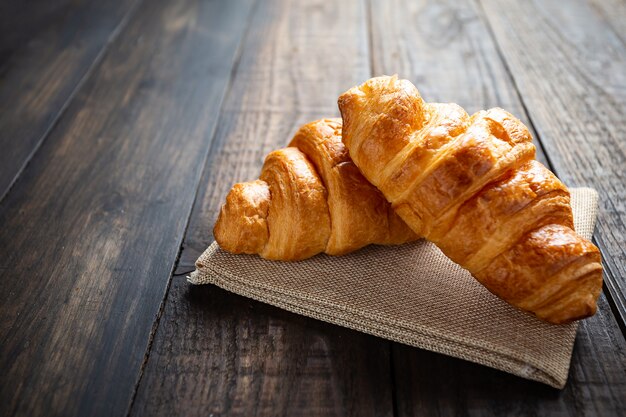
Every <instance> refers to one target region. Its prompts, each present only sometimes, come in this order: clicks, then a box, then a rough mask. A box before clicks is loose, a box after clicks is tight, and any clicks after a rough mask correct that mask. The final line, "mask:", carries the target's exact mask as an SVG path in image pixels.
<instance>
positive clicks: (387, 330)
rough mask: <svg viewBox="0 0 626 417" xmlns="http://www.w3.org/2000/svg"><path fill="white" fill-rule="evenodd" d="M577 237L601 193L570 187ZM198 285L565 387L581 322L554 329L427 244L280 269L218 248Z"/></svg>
mask: <svg viewBox="0 0 626 417" xmlns="http://www.w3.org/2000/svg"><path fill="white" fill-rule="evenodd" d="M570 191H571V194H572V207H573V210H574V218H575V225H576V230H577V231H578V233H580V234H581V235H582V236H585V237H586V238H591V234H592V232H593V228H594V225H595V219H596V213H597V201H598V196H597V193H596V192H595V191H594V190H591V189H588V188H579V189H571V190H570ZM196 267H197V270H196V271H195V272H193V273H192V274H191V276H190V277H189V278H188V280H189V282H190V283H192V284H215V285H217V286H219V287H221V288H224V289H225V290H228V291H232V292H234V293H237V294H240V295H243V296H245V297H249V298H253V299H255V300H259V301H262V302H264V303H268V304H272V305H275V306H277V307H280V308H283V309H285V310H289V311H292V312H294V313H298V314H302V315H305V316H309V317H313V318H316V319H319V320H323V321H327V322H329V323H334V324H338V325H340V326H345V327H349V328H351V329H355V330H359V331H362V332H365V333H369V334H373V335H375V336H379V337H383V338H386V339H390V340H394V341H397V342H400V343H405V344H407V345H411V346H416V347H419V348H422V349H427V350H431V351H434V352H439V353H443V354H446V355H450V356H454V357H457V358H462V359H466V360H468V361H472V362H476V363H480V364H483V365H487V366H490V367H493V368H496V369H500V370H503V371H506V372H510V373H512V374H515V375H519V376H521V377H523V378H528V379H532V380H536V381H540V382H543V383H546V384H548V385H551V386H553V387H557V388H562V387H563V386H564V385H565V382H566V380H567V374H568V370H569V364H570V359H571V355H572V348H573V345H574V339H575V336H576V329H577V327H578V326H577V324H569V325H562V326H557V325H551V324H547V323H544V322H542V321H540V320H538V319H536V318H535V317H534V316H531V315H530V314H527V313H524V312H521V311H518V310H516V309H515V308H513V307H511V306H509V305H508V304H506V303H505V302H503V301H501V300H500V299H498V298H497V297H496V296H494V295H493V294H491V293H490V292H489V291H487V290H486V289H485V288H484V287H482V286H481V285H480V284H479V283H478V282H476V281H475V280H474V279H473V278H472V277H471V276H470V274H469V273H468V272H467V271H465V270H463V269H462V268H461V267H459V266H458V265H456V264H454V263H453V262H451V261H450V260H449V259H448V258H447V257H446V256H445V255H443V254H442V253H441V252H440V251H439V249H437V247H436V246H434V245H433V244H431V243H428V242H426V241H424V240H420V241H418V242H415V243H411V244H406V245H402V246H393V247H389V246H369V247H367V248H364V249H361V250H359V251H357V252H355V253H352V254H349V255H345V256H341V257H331V256H327V255H318V256H315V257H313V258H311V259H308V260H305V261H301V262H291V263H289V262H274V261H267V260H264V259H262V258H260V257H258V256H249V255H232V254H230V253H228V252H225V251H223V250H221V249H220V248H219V246H218V245H217V244H216V243H215V242H214V243H213V244H212V245H211V246H210V247H209V248H208V249H207V250H206V251H205V252H204V253H203V254H202V256H200V258H199V259H198V261H197V262H196Z"/></svg>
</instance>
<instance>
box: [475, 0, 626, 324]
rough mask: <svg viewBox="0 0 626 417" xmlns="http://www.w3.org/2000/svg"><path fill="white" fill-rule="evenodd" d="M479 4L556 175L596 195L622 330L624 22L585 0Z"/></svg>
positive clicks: (625, 265) (599, 237) (625, 296)
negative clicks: (598, 196)
mask: <svg viewBox="0 0 626 417" xmlns="http://www.w3.org/2000/svg"><path fill="white" fill-rule="evenodd" d="M482 4H483V7H484V11H485V15H486V18H487V20H488V21H489V24H490V25H491V27H492V28H493V32H494V34H495V36H496V39H497V42H498V45H499V47H500V49H501V50H502V54H503V55H504V57H505V58H506V60H507V62H508V65H509V67H510V71H511V73H512V74H513V77H514V78H515V83H516V85H517V86H518V89H519V91H520V92H521V93H522V95H523V99H524V102H525V105H526V107H527V108H528V111H529V116H530V117H531V119H532V121H533V124H534V125H535V128H536V129H537V131H538V133H539V134H540V135H541V139H542V142H543V144H544V146H545V148H546V149H547V151H548V154H549V155H550V160H551V162H552V166H553V168H554V170H555V172H556V173H557V174H558V175H559V176H560V177H561V178H563V179H564V180H565V182H566V183H568V184H571V185H584V186H590V187H593V188H595V189H596V190H598V192H599V194H600V213H599V215H598V225H597V227H596V233H595V238H596V242H597V244H598V246H599V247H600V250H601V251H602V255H603V262H604V266H605V275H604V278H605V287H606V288H607V289H608V290H609V294H610V296H611V297H610V301H612V302H613V303H614V304H615V307H616V312H617V315H618V317H619V318H620V321H621V325H622V326H623V329H624V330H626V203H625V202H626V170H625V169H624V166H625V165H626V156H625V155H626V142H625V141H624V137H626V117H624V108H626V70H625V68H626V44H625V43H624V38H623V36H624V34H623V33H621V34H618V33H619V30H620V28H622V29H623V27H624V23H623V20H624V15H623V13H619V10H620V9H619V8H616V9H615V10H613V11H607V10H606V9H603V8H599V7H597V6H591V5H590V4H588V3H587V2H585V1H583V0H575V1H571V2H568V4H567V7H563V4H562V3H561V2H558V1H541V2H517V1H501V2H500V1H497V2H494V1H491V0H486V1H483V2H482ZM623 9H624V6H623V5H622V6H621V10H623ZM539 46H540V47H539Z"/></svg>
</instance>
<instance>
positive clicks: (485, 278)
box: [339, 76, 602, 323]
mask: <svg viewBox="0 0 626 417" xmlns="http://www.w3.org/2000/svg"><path fill="white" fill-rule="evenodd" d="M339 109H340V110H341V115H342V117H343V123H344V127H343V141H344V143H345V144H346V146H347V148H348V150H349V152H350V155H351V157H352V159H353V161H354V163H355V164H356V165H357V166H358V167H359V169H360V170H361V172H362V173H363V174H364V175H365V177H366V178H367V179H368V180H369V181H370V182H371V183H372V184H374V185H375V186H376V187H378V189H379V190H381V191H382V193H383V195H384V196H385V197H386V198H387V200H388V201H389V202H391V203H392V206H393V207H394V209H395V210H396V212H397V213H398V214H399V215H400V217H402V219H403V220H404V221H405V222H406V223H407V224H408V225H409V226H410V227H411V228H412V229H413V230H414V231H415V233H417V234H418V235H420V236H424V237H426V238H427V239H428V240H430V241H432V242H434V243H435V244H436V245H437V246H438V247H439V248H440V249H441V250H442V251H443V252H444V253H445V254H446V255H447V256H448V257H449V258H450V259H452V260H453V261H454V262H456V263H458V264H460V265H461V266H463V267H464V268H466V269H468V270H469V271H470V272H471V273H472V275H473V276H474V277H475V278H476V279H477V280H478V281H479V282H480V283H482V284H483V285H484V286H485V287H487V288H488V289H489V290H490V291H491V292H493V293H494V294H496V295H497V296H499V297H500V298H502V299H503V300H505V301H507V302H508V303H510V304H512V305H514V306H516V307H518V308H521V309H523V310H527V311H530V312H532V313H534V314H536V315H537V316H538V317H539V318H541V319H543V320H546V321H549V322H552V323H566V322H569V321H573V320H577V319H581V318H585V317H588V316H591V315H593V314H594V313H595V311H596V301H597V298H598V296H599V294H600V291H601V288H602V266H601V264H600V252H599V251H598V248H596V247H595V246H594V245H593V244H592V243H591V242H589V241H588V240H586V239H584V238H582V237H580V236H578V235H577V234H576V233H575V232H574V230H573V227H574V226H573V218H572V210H571V207H570V204H569V191H568V190H567V188H566V187H565V185H563V183H562V182H561V181H559V179H558V178H556V176H554V174H553V173H552V172H550V171H549V170H548V169H547V168H546V167H544V166H543V165H542V164H541V163H539V162H537V161H536V160H535V159H534V158H535V147H534V145H533V144H532V143H531V135H530V132H529V131H528V129H527V128H526V126H524V124H523V123H522V122H521V121H519V120H518V119H516V118H515V117H514V116H512V115H511V114H509V113H507V112H506V111H504V110H502V109H499V108H493V109H490V110H487V111H479V112H477V113H475V114H473V115H472V116H469V115H468V114H467V113H466V112H465V110H463V108H461V107H460V106H458V105H456V104H441V103H426V102H424V100H423V99H422V98H421V96H420V95H419V93H418V91H417V89H416V88H415V86H414V85H413V84H411V83H410V82H409V81H407V80H399V79H397V77H395V76H394V77H378V78H372V79H370V80H368V81H367V82H365V83H364V84H362V85H361V86H358V87H354V88H352V89H350V90H349V91H347V92H345V93H344V94H342V95H341V96H340V97H339Z"/></svg>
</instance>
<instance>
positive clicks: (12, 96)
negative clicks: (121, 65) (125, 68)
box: [0, 0, 139, 200]
mask: <svg viewBox="0 0 626 417" xmlns="http://www.w3.org/2000/svg"><path fill="white" fill-rule="evenodd" d="M138 1H139V0H113V1H105V2H101V1H96V0H79V1H69V0H62V1H57V2H50V1H47V0H35V1H29V2H25V1H19V0H9V1H3V2H0V149H2V152H0V200H2V198H3V197H4V195H5V194H6V192H7V191H8V190H9V188H10V187H11V185H12V184H13V182H14V180H15V179H16V178H17V176H18V175H19V173H20V172H21V170H22V168H23V167H24V166H25V164H26V163H27V162H28V160H29V159H30V157H31V155H32V154H33V153H34V152H35V150H36V149H37V147H38V146H39V144H40V143H41V141H42V140H43V138H44V137H45V135H46V133H47V132H48V131H49V129H50V128H51V127H52V125H53V124H54V122H55V120H57V118H58V116H59V115H60V113H61V112H62V110H63V109H64V107H65V105H66V104H67V102H68V101H69V99H70V97H71V96H72V94H73V93H74V92H75V91H76V89H77V87H78V85H79V84H80V83H81V80H83V78H84V77H85V76H86V74H87V73H88V72H89V69H90V68H92V66H93V64H94V62H95V61H96V60H97V58H98V57H100V56H102V55H103V51H104V49H105V48H106V45H107V44H108V42H109V41H110V40H111V38H112V37H113V36H114V34H115V33H116V32H117V31H118V30H119V28H120V27H121V26H123V22H124V20H125V18H127V17H128V15H129V14H130V13H131V11H132V10H133V8H134V6H135V5H136V4H137V3H138Z"/></svg>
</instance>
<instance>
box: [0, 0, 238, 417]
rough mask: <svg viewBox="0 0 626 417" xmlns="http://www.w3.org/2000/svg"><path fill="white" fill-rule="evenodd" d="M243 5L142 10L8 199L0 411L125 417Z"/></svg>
mask: <svg viewBox="0 0 626 417" xmlns="http://www.w3.org/2000/svg"><path fill="white" fill-rule="evenodd" d="M249 9H250V2H249V1H245V0H244V1H239V2H210V3H207V2H200V1H194V0H177V1H172V0H160V1H155V2H150V3H149V4H148V3H145V4H143V5H142V6H141V8H140V9H139V10H138V12H137V14H136V15H135V17H134V18H133V19H132V21H130V22H129V24H128V26H127V27H126V29H125V30H124V32H123V33H122V34H121V35H120V37H119V38H118V39H117V40H116V41H115V42H114V43H113V44H112V45H111V47H110V49H109V52H108V54H107V56H106V57H105V58H104V60H103V61H102V62H101V64H100V65H99V66H98V68H96V69H95V70H94V72H93V74H92V75H91V77H90V78H89V80H88V81H87V82H86V83H85V84H84V85H83V87H82V88H81V90H80V92H79V93H78V94H77V95H76V96H75V97H74V99H73V101H72V103H71V104H70V106H69V107H68V109H67V111H66V112H65V113H64V115H63V117H62V118H61V120H60V122H59V123H58V124H57V125H56V127H55V129H54V130H53V131H52V132H51V134H50V136H49V137H48V138H47V140H46V141H45V142H44V144H43V145H42V147H41V149H40V151H39V152H38V153H37V154H36V155H35V157H34V159H33V161H32V163H31V164H30V165H29V166H28V167H27V169H26V170H25V171H24V173H23V175H22V177H21V180H20V181H19V183H18V184H16V186H15V187H14V188H13V190H12V192H11V193H9V194H8V195H7V197H6V198H5V199H4V201H3V202H2V203H1V204H0V224H2V228H1V229H0V253H2V260H1V261H0V262H2V263H1V265H0V278H1V280H2V284H3V285H2V289H0V305H1V306H2V315H1V316H0V340H1V341H2V342H1V344H0V346H1V347H0V369H2V373H3V374H2V384H0V415H28V416H37V415H45V416H48V415H63V416H72V415H76V416H87V415H89V416H124V415H126V413H127V411H128V406H129V405H130V402H131V398H132V396H133V392H134V389H135V386H136V382H137V380H138V376H139V372H140V367H141V365H142V361H143V359H144V354H145V351H146V348H147V343H148V340H149V335H150V332H151V329H152V326H153V322H154V319H155V317H156V315H157V313H158V311H159V306H160V305H161V303H162V300H163V297H164V294H165V290H166V287H167V285H168V280H169V276H170V273H171V270H172V268H173V266H174V262H175V259H176V255H177V253H178V249H179V246H180V243H181V240H182V236H183V233H184V229H185V225H186V221H187V219H188V215H189V213H190V211H191V207H192V203H193V196H194V192H195V190H196V188H197V184H198V181H199V179H200V175H201V170H202V166H203V163H204V160H205V158H206V154H207V151H208V147H209V142H210V138H211V136H212V132H213V128H214V125H215V120H216V118H217V112H216V109H217V108H219V106H220V103H221V101H222V99H223V96H224V92H225V86H226V84H227V81H228V79H229V76H230V71H231V67H232V62H233V56H234V51H235V49H236V47H237V44H238V42H239V40H240V37H241V34H242V33H243V30H244V23H245V16H246V15H247V14H248V11H249ZM242 14H243V15H244V16H243V17H242V16H241V15H242Z"/></svg>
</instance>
